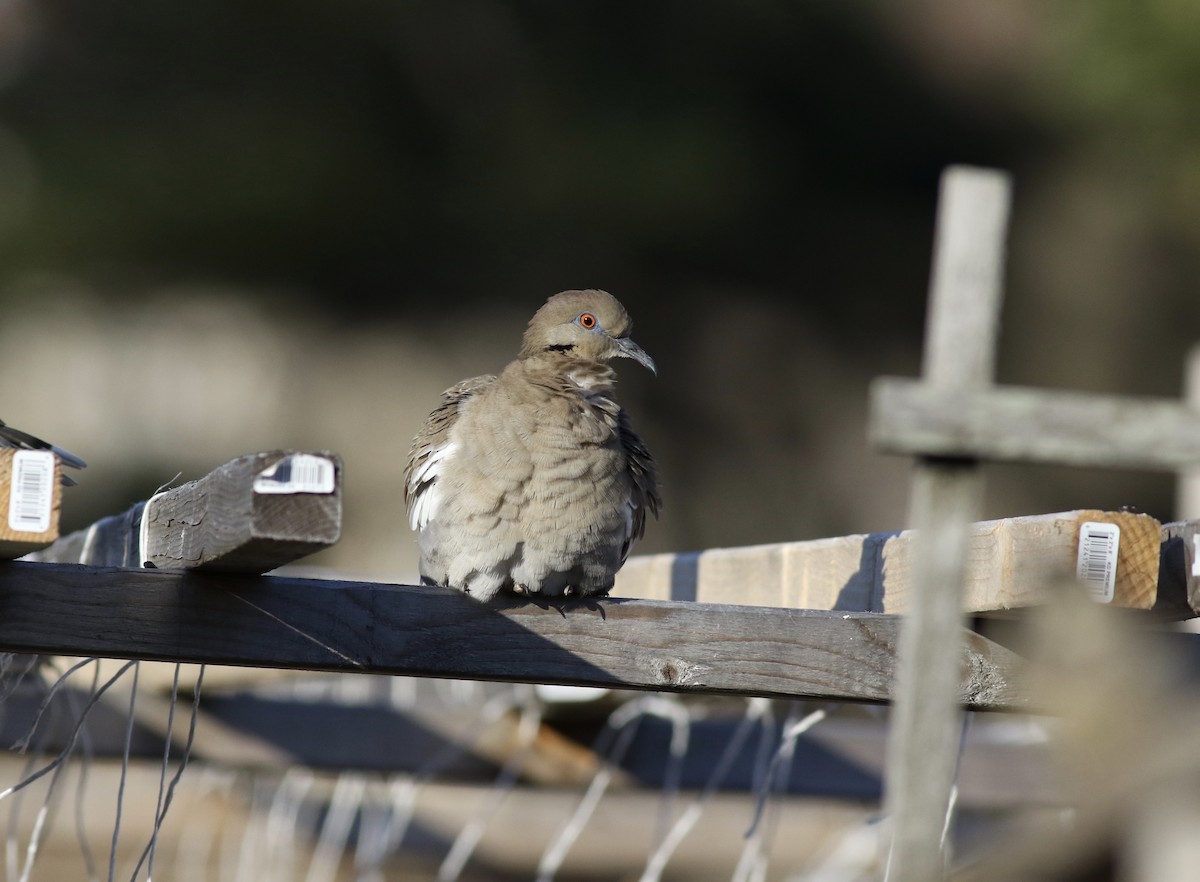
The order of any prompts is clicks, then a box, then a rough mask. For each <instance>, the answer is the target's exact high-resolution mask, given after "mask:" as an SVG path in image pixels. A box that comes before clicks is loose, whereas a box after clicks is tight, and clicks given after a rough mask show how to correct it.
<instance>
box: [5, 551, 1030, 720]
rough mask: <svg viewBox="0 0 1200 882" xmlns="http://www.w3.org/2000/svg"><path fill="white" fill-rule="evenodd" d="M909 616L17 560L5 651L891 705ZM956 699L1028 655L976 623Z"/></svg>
mask: <svg viewBox="0 0 1200 882" xmlns="http://www.w3.org/2000/svg"><path fill="white" fill-rule="evenodd" d="M898 629H899V621H898V619H896V618H895V617H893V616H887V615H880V614H876V613H842V612H816V611H810V610H781V609H770V608H763V607H737V606H716V605H707V604H694V603H669V602H662V601H639V600H619V599H601V600H581V601H575V602H566V603H562V604H556V605H550V604H542V605H538V604H535V603H530V602H522V601H512V602H511V603H509V604H507V605H505V604H500V605H495V606H489V605H485V604H481V603H478V602H477V601H475V600H472V599H471V598H470V597H467V596H465V595H463V594H459V593H457V592H454V591H449V590H445V589H437V588H427V587H415V586H402V585H384V584H376V583H367V582H332V581H320V580H311V579H293V578H282V577H259V578H250V577H243V576H234V575H223V574H204V573H198V572H169V571H163V570H127V569H112V568H97V567H81V566H68V565H50V564H35V563H23V562H13V563H8V564H4V565H0V650H3V651H8V652H34V653H48V654H58V655H73V656H102V657H115V658H149V659H156V660H160V661H174V662H203V663H211V664H230V665H249V666H260V667H287V668H300V669H309V670H333V671H354V672H359V673H380V674H406V675H413V676H428V677H454V678H466V679H476V680H501V681H509V682H532V683H565V684H576V685H586V686H604V687H613V688H623V689H645V690H659V691H672V692H696V693H736V694H747V695H765V696H779V697H791V698H796V697H806V698H821V699H835V700H847V701H864V702H886V701H888V700H890V698H891V695H892V680H893V676H894V670H895V663H896V638H897V632H898ZM966 644H967V645H966V648H965V649H964V650H963V652H962V654H961V657H960V664H959V666H958V670H959V673H958V675H957V680H958V682H959V690H958V697H959V699H960V700H961V701H962V702H963V703H965V704H966V705H969V706H971V707H977V708H980V709H1006V708H1020V707H1024V706H1025V705H1026V704H1027V697H1026V693H1025V691H1024V687H1023V685H1022V681H1021V678H1022V674H1023V670H1024V666H1023V663H1022V662H1021V660H1020V659H1019V658H1018V657H1017V656H1016V655H1015V654H1013V653H1012V652H1010V651H1009V650H1007V649H1004V648H1003V647H1001V646H999V645H997V644H994V643H992V642H990V641H988V640H986V639H985V638H983V637H980V636H979V635H974V634H968V635H967V638H966Z"/></svg>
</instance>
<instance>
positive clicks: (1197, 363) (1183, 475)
mask: <svg viewBox="0 0 1200 882" xmlns="http://www.w3.org/2000/svg"><path fill="white" fill-rule="evenodd" d="M1183 396H1184V400H1185V401H1187V405H1188V407H1190V408H1191V409H1192V410H1195V411H1200V345H1198V346H1193V347H1192V350H1191V351H1190V352H1189V353H1188V355H1187V364H1186V365H1185V366H1184V378H1183ZM1175 517H1177V518H1179V520H1181V521H1190V520H1193V519H1195V518H1200V463H1191V464H1190V465H1188V466H1187V467H1185V468H1184V469H1183V471H1181V472H1180V473H1179V493H1178V497H1177V500H1176V503H1175Z"/></svg>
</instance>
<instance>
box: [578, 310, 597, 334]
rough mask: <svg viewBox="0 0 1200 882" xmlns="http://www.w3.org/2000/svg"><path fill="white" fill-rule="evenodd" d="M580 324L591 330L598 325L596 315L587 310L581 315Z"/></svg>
mask: <svg viewBox="0 0 1200 882" xmlns="http://www.w3.org/2000/svg"><path fill="white" fill-rule="evenodd" d="M579 324H580V325H582V326H583V327H584V328H585V329H586V330H589V331H590V330H591V329H592V328H594V327H596V317H595V316H594V315H592V314H591V313H590V312H585V313H584V314H583V315H581V316H580V317H579Z"/></svg>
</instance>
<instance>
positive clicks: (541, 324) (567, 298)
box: [520, 289, 658, 373]
mask: <svg viewBox="0 0 1200 882" xmlns="http://www.w3.org/2000/svg"><path fill="white" fill-rule="evenodd" d="M632 328H633V321H632V320H631V319H630V318H629V313H627V312H626V311H625V307H624V306H622V305H621V301H619V300H617V298H616V297H613V296H612V295H611V294H609V293H608V292H607V291H598V290H595V289H591V290H587V291H563V292H562V293H560V294H555V295H554V296H553V297H551V298H550V299H549V300H547V301H546V303H545V305H544V306H542V308H541V309H539V310H538V311H537V312H536V313H534V316H533V318H532V319H530V321H529V327H528V328H527V329H526V330H525V338H524V340H523V341H522V344H521V353H520V357H521V358H533V357H535V356H538V355H541V354H543V353H555V352H557V353H562V354H563V355H564V356H567V357H571V358H580V359H586V360H590V361H609V360H610V359H613V358H632V359H633V360H634V361H636V362H637V363H638V364H640V365H642V367H644V368H647V369H648V370H649V371H651V373H658V370H657V368H655V366H654V359H652V358H651V357H650V356H649V355H647V354H646V351H645V350H644V349H642V347H641V346H638V345H637V344H636V343H634V342H633V340H631V339H630V337H629V332H630V330H631V329H632Z"/></svg>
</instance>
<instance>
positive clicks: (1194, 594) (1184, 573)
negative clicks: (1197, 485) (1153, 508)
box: [1155, 521, 1200, 618]
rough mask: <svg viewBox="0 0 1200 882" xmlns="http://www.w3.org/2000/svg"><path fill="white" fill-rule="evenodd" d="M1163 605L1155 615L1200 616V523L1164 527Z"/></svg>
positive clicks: (1161, 581)
mask: <svg viewBox="0 0 1200 882" xmlns="http://www.w3.org/2000/svg"><path fill="white" fill-rule="evenodd" d="M1162 536H1163V542H1162V564H1161V567H1160V572H1161V573H1162V576H1161V578H1160V585H1161V587H1160V590H1159V597H1160V602H1159V604H1158V605H1157V606H1155V612H1158V613H1161V614H1162V615H1163V616H1164V617H1168V618H1179V617H1181V615H1180V611H1181V610H1182V611H1183V613H1187V612H1190V613H1191V614H1193V615H1197V614H1200V521H1178V522H1176V523H1173V524H1163V528H1162Z"/></svg>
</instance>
